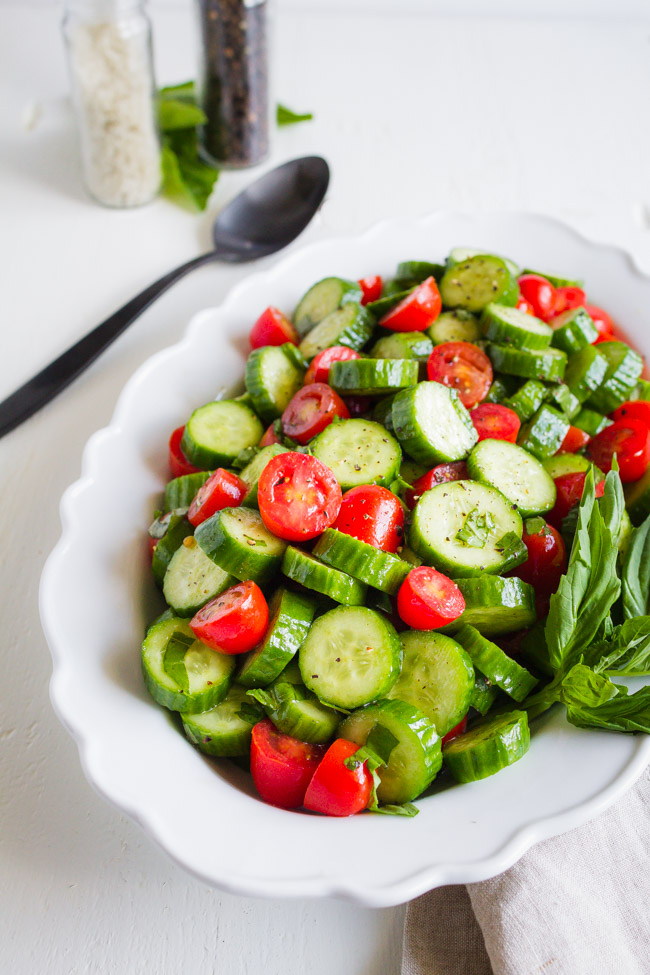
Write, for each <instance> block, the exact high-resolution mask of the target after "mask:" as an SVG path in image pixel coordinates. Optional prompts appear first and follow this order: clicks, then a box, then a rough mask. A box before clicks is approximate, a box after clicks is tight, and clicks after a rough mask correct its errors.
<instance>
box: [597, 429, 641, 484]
mask: <svg viewBox="0 0 650 975" xmlns="http://www.w3.org/2000/svg"><path fill="white" fill-rule="evenodd" d="M587 454H588V456H589V458H590V459H591V460H593V462H594V464H596V465H597V466H598V467H600V469H601V471H605V473H607V471H611V469H612V462H613V458H614V454H616V457H617V459H618V465H619V473H620V475H621V481H622V482H623V484H630V483H631V482H632V481H638V480H639V478H640V477H643V475H644V474H645V472H646V471H647V469H648V465H650V428H649V427H648V426H647V424H646V423H644V422H643V420H635V419H634V418H632V419H624V420H615V421H614V423H612V425H611V426H609V427H605V429H604V430H601V431H600V433H597V434H596V436H595V437H592V439H591V441H590V442H589V446H588V447H587Z"/></svg>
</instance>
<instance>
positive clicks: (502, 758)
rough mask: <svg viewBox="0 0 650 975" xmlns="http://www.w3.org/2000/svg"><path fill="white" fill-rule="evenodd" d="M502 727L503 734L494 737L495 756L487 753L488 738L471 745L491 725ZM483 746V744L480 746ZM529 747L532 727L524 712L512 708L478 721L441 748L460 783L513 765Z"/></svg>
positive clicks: (476, 779) (485, 776) (448, 765)
mask: <svg viewBox="0 0 650 975" xmlns="http://www.w3.org/2000/svg"><path fill="white" fill-rule="evenodd" d="M499 726H502V727H503V729H504V730H503V733H502V734H501V735H499V736H497V737H494V738H492V740H491V742H490V744H491V745H492V748H491V751H492V756H489V755H488V756H487V757H486V756H485V755H484V753H485V751H486V749H487V748H488V747H489V745H488V743H486V742H485V741H483V742H480V741H479V742H478V743H477V744H476V745H475V747H473V748H472V747H471V741H472V740H473V739H476V738H477V737H478V736H479V735H480V733H481V732H484V731H485V730H486V729H488V730H489V729H490V728H499ZM481 745H483V747H481ZM529 748H530V729H529V727H528V717H527V715H526V712H525V711H510V712H509V713H508V714H505V715H501V714H499V715H495V716H493V717H492V716H489V717H487V718H482V719H481V720H480V721H478V722H477V723H476V724H475V725H474V726H473V727H472V728H471V729H470V730H469V731H466V732H465V733H464V734H462V735H459V736H458V737H457V738H454V739H452V741H450V742H449V743H448V744H447V745H446V746H445V747H444V748H443V750H442V757H443V761H444V763H445V765H446V766H447V768H448V769H449V771H450V772H451V774H452V775H453V777H454V778H455V779H456V781H457V782H463V783H466V782H476V781H478V780H479V779H486V778H487V777H488V776H490V775H494V774H495V773H496V772H500V771H501V770H502V769H504V768H507V766H508V765H513V764H514V763H515V762H517V761H519V759H520V758H523V756H524V755H525V754H526V752H527V751H528V749H529Z"/></svg>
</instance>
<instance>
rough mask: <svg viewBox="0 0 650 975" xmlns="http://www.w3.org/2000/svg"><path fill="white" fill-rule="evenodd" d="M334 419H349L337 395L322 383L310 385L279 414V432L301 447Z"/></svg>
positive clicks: (303, 388)
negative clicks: (281, 431) (280, 422)
mask: <svg viewBox="0 0 650 975" xmlns="http://www.w3.org/2000/svg"><path fill="white" fill-rule="evenodd" d="M335 416H339V417H341V418H342V419H344V420H347V419H349V417H350V411H349V410H348V408H347V406H346V405H345V403H344V402H343V400H342V399H341V397H340V396H339V394H338V393H335V392H334V390H333V389H332V388H331V386H328V385H327V384H326V383H311V384H310V385H309V386H303V387H302V389H299V390H298V392H297V393H296V394H295V396H293V397H292V399H291V400H290V401H289V403H288V405H287V407H286V409H285V411H284V413H283V414H282V429H283V431H284V433H285V434H286V435H287V437H291V438H292V440H296V441H297V442H298V443H299V444H303V445H304V444H306V443H309V441H310V440H311V439H312V437H315V436H316V434H317V433H320V432H321V430H324V429H325V427H328V426H329V425H330V423H331V422H332V420H333V419H334V417H335Z"/></svg>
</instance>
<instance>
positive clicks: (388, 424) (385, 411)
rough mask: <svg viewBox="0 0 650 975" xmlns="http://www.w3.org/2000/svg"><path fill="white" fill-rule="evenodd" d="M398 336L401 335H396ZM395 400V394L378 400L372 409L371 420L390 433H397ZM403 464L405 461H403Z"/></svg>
mask: <svg viewBox="0 0 650 975" xmlns="http://www.w3.org/2000/svg"><path fill="white" fill-rule="evenodd" d="M395 334H396V335H397V334H399V333H397V332H396V333H395ZM394 399H395V394H394V393H393V395H392V396H384V397H383V398H382V399H380V400H377V402H376V403H375V405H374V406H373V408H372V413H371V414H370V416H371V418H372V419H373V420H374V422H375V423H381V425H382V427H385V428H386V429H387V430H388V432H389V433H395V429H394V427H393V400H394ZM402 464H403V461H402Z"/></svg>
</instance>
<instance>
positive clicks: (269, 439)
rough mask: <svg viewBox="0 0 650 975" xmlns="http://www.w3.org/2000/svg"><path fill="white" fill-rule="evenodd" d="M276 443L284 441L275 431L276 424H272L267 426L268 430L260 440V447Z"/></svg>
mask: <svg viewBox="0 0 650 975" xmlns="http://www.w3.org/2000/svg"><path fill="white" fill-rule="evenodd" d="M274 443H282V441H281V440H280V438H279V437H278V435H277V433H276V432H275V426H274V425H273V424H271V425H270V426H269V427H267V428H266V432H265V433H264V436H263V437H262V439H261V440H260V447H270V446H271V444H274Z"/></svg>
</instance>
